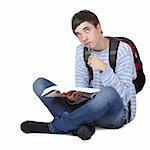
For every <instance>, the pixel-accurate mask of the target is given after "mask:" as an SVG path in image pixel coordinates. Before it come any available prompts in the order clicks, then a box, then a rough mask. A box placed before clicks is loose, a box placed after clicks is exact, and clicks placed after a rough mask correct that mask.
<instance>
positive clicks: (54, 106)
mask: <svg viewBox="0 0 150 150" xmlns="http://www.w3.org/2000/svg"><path fill="white" fill-rule="evenodd" d="M53 85H55V84H54V83H52V82H51V81H49V80H47V79H44V78H38V79H37V80H36V81H35V82H34V83H33V90H34V92H35V93H36V95H37V96H38V97H39V98H40V99H41V100H42V102H43V103H44V105H45V106H46V107H47V108H48V110H49V111H50V112H51V114H52V115H53V116H54V117H60V116H61V115H62V114H63V112H65V111H67V108H66V107H65V106H64V104H63V103H62V102H64V101H65V99H59V100H56V99H55V98H53V97H43V96H41V94H42V92H43V91H44V90H45V89H46V88H48V87H50V86H53Z"/></svg>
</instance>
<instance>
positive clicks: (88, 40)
mask: <svg viewBox="0 0 150 150" xmlns="http://www.w3.org/2000/svg"><path fill="white" fill-rule="evenodd" d="M100 32H101V28H100V25H99V24H98V25H97V26H96V27H95V26H94V25H92V24H91V23H89V22H83V23H81V24H80V25H79V26H77V28H76V29H75V34H76V36H77V37H78V39H79V41H80V42H81V43H82V44H83V45H85V46H86V47H89V48H91V49H95V48H96V47H97V46H98V44H99V41H100V36H101V34H100Z"/></svg>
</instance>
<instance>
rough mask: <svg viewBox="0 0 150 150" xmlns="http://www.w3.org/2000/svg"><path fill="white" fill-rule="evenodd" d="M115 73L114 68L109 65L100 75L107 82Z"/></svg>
mask: <svg viewBox="0 0 150 150" xmlns="http://www.w3.org/2000/svg"><path fill="white" fill-rule="evenodd" d="M113 73H114V72H113V69H112V68H111V67H110V66H108V67H107V68H106V69H105V70H104V71H103V72H101V73H99V74H100V75H99V76H100V78H101V80H102V82H103V81H104V82H105V81H108V80H109V79H110V77H111V76H112V74H113Z"/></svg>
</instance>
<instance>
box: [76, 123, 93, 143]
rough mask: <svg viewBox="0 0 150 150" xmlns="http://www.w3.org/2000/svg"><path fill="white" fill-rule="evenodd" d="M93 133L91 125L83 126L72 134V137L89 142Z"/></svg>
mask: <svg viewBox="0 0 150 150" xmlns="http://www.w3.org/2000/svg"><path fill="white" fill-rule="evenodd" d="M94 133H95V127H94V126H93V125H83V126H80V127H79V128H78V129H77V130H75V131H74V132H73V135H76V136H78V137H79V138H81V139H82V140H89V139H90V138H91V137H92V135H93V134H94Z"/></svg>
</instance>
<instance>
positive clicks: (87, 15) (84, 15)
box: [72, 10, 99, 33]
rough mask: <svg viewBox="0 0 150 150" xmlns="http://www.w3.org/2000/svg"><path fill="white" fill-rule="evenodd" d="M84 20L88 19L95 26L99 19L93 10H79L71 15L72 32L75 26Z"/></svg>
mask: <svg viewBox="0 0 150 150" xmlns="http://www.w3.org/2000/svg"><path fill="white" fill-rule="evenodd" d="M85 21H88V22H89V23H91V24H93V25H94V26H95V27H96V26H97V25H98V24H99V20H98V18H97V16H96V15H95V14H94V13H93V12H91V11H89V10H81V11H79V12H78V13H76V14H75V15H74V16H73V17H72V30H73V33H75V32H74V30H75V29H76V27H77V26H78V25H80V24H81V23H83V22H85Z"/></svg>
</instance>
